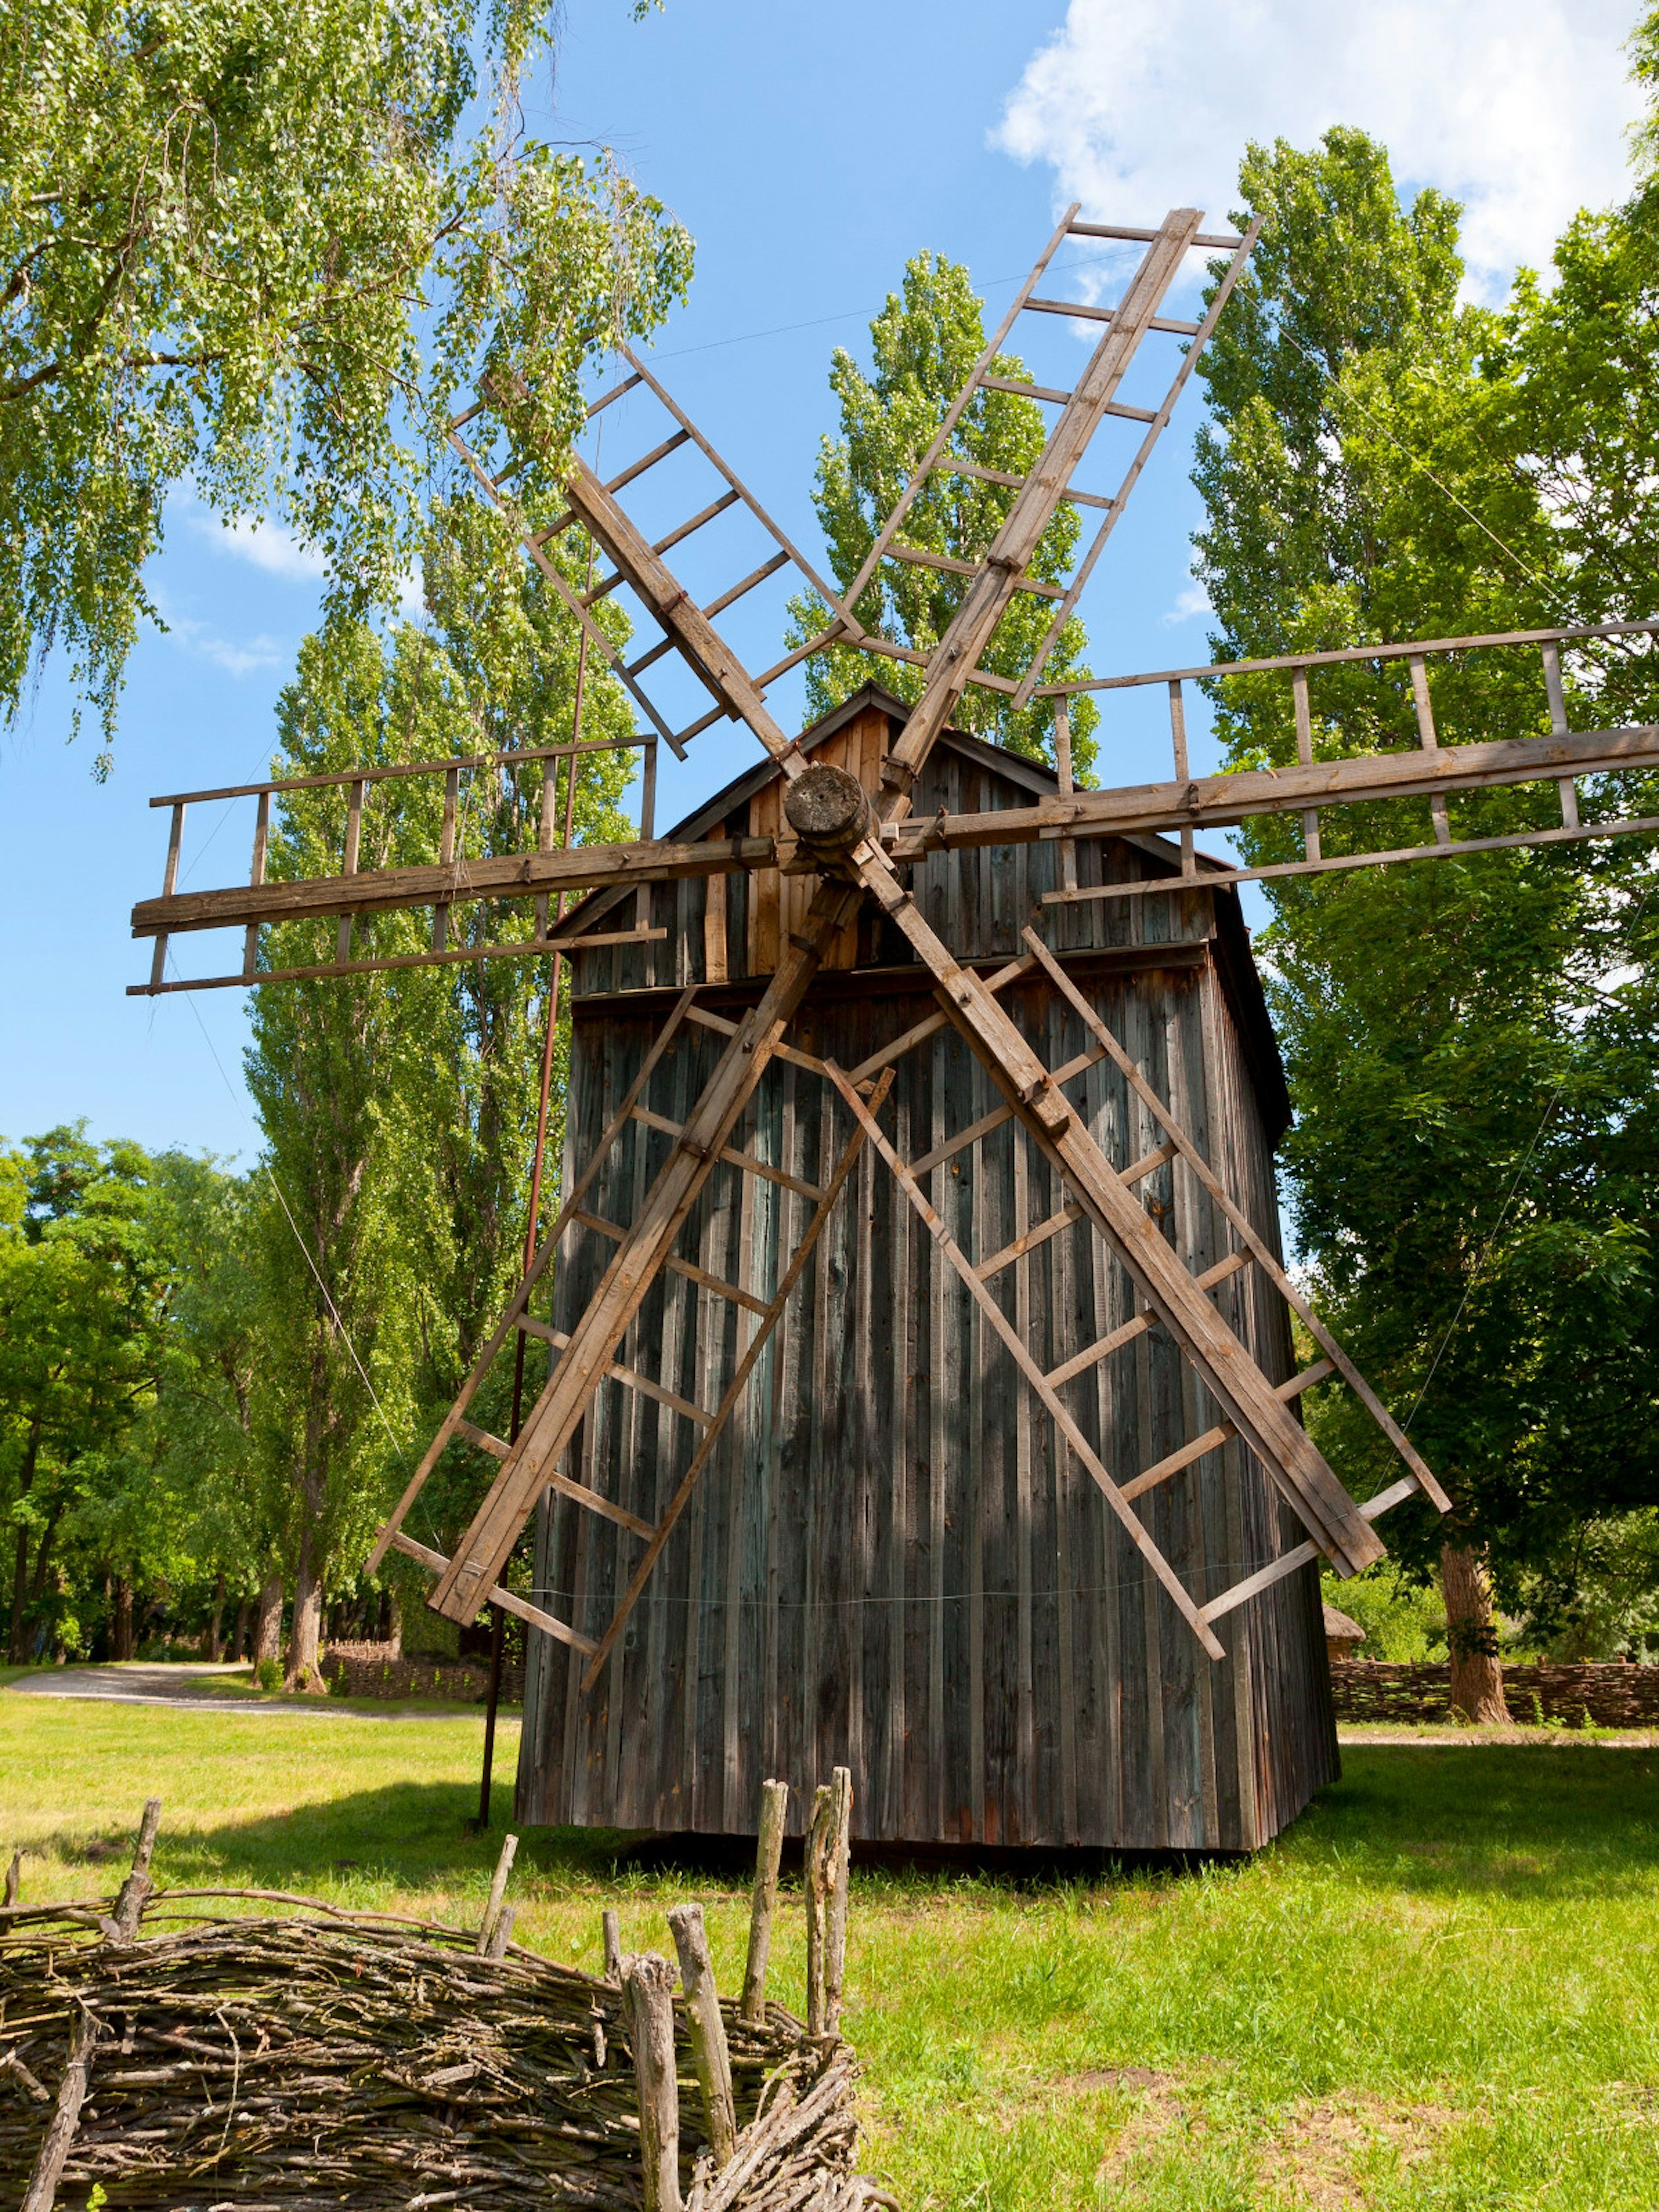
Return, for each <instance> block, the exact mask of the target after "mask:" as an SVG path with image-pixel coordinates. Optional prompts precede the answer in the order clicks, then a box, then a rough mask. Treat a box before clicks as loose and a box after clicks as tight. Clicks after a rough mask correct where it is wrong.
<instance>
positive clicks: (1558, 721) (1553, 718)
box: [1541, 644, 1579, 829]
mask: <svg viewBox="0 0 1659 2212" xmlns="http://www.w3.org/2000/svg"><path fill="white" fill-rule="evenodd" d="M1541 652H1542V654H1543V659H1544V690H1545V693H1546V696H1547V697H1548V700H1549V702H1550V734H1551V736H1552V737H1556V738H1565V737H1568V736H1570V735H1571V732H1570V730H1569V729H1568V727H1567V695H1566V693H1565V691H1564V690H1562V688H1561V648H1560V647H1559V645H1555V644H1550V645H1547V646H1544V647H1541ZM1556 788H1557V790H1558V791H1559V793H1560V794H1561V826H1562V828H1563V829H1577V828H1578V826H1579V824H1578V787H1577V784H1576V783H1575V782H1574V781H1573V780H1572V778H1571V776H1570V775H1564V776H1563V777H1562V778H1561V780H1560V781H1559V784H1558V785H1557V786H1556Z"/></svg>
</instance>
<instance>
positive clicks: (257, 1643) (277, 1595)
mask: <svg viewBox="0 0 1659 2212" xmlns="http://www.w3.org/2000/svg"><path fill="white" fill-rule="evenodd" d="M282 1650H283V1571H282V1569H281V1568H280V1567H277V1568H276V1569H275V1570H274V1571H272V1572H271V1573H270V1574H268V1575H267V1576H266V1577H265V1578H264V1582H263V1583H261V1584H260V1587H259V1610H258V1613H257V1615H256V1616H255V1619H254V1623H253V1663H254V1665H255V1666H256V1667H257V1666H258V1664H259V1662H260V1661H261V1660H262V1659H277V1658H280V1657H281V1656H282Z"/></svg>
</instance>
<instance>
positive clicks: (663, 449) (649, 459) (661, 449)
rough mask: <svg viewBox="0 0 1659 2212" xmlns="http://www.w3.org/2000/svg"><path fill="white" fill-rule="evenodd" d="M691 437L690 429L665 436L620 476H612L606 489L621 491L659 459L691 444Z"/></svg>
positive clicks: (614, 491)
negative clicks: (659, 443)
mask: <svg viewBox="0 0 1659 2212" xmlns="http://www.w3.org/2000/svg"><path fill="white" fill-rule="evenodd" d="M690 438H691V433H690V431H689V430H676V431H675V432H674V434H673V435H672V436H671V437H669V438H665V439H664V440H663V441H662V443H661V445H659V446H653V447H652V448H651V451H650V452H649V453H644V454H641V457H640V459H638V460H637V461H635V462H632V463H631V464H630V465H629V466H628V467H627V468H625V469H624V470H623V472H622V474H621V475H620V476H617V477H611V481H610V483H608V484H606V486H605V489H606V490H607V491H608V492H610V493H611V494H613V495H614V494H616V493H617V492H619V491H620V490H621V489H622V488H623V485H624V484H631V483H633V481H634V479H635V477H642V476H643V475H644V474H645V472H646V471H647V469H654V468H655V467H656V465H657V464H658V462H659V461H660V460H665V459H667V457H668V455H669V454H670V453H673V452H674V451H675V450H676V449H677V448H678V447H681V446H684V445H688V444H690Z"/></svg>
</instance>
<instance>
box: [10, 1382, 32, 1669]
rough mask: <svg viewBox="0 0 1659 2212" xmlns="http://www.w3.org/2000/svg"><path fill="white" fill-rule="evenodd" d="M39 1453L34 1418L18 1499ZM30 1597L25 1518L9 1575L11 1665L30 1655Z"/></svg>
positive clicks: (23, 1663) (19, 1525)
mask: <svg viewBox="0 0 1659 2212" xmlns="http://www.w3.org/2000/svg"><path fill="white" fill-rule="evenodd" d="M39 1460H40V1420H39V1419H38V1418H37V1419H34V1420H33V1421H32V1422H31V1423H30V1425H29V1440H28V1443H27V1446H26V1447H25V1449H24V1452H23V1462H22V1465H21V1467H20V1468H18V1470H17V1493H18V1497H19V1498H20V1500H21V1498H27V1496H28V1494H29V1492H30V1491H31V1490H32V1489H33V1486H34V1470H35V1468H36V1465H37V1464H38V1462H39ZM28 1598H29V1532H28V1524H27V1522H25V1521H22V1520H20V1521H19V1522H18V1523H17V1551H16V1555H15V1559H14V1560H13V1563H12V1575H11V1633H10V1636H9V1638H8V1641H7V1656H8V1657H9V1660H10V1662H11V1663H12V1665H13V1666H14V1667H27V1665H28V1662H29V1655H28V1652H27V1649H26V1648H25V1644H26V1639H25V1637H24V1633H23V1617H24V1615H25V1613H27V1610H28Z"/></svg>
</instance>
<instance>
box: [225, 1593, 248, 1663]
mask: <svg viewBox="0 0 1659 2212" xmlns="http://www.w3.org/2000/svg"><path fill="white" fill-rule="evenodd" d="M226 1656H228V1657H229V1658H232V1659H242V1658H246V1656H247V1600H246V1598H245V1597H242V1598H238V1599H237V1601H236V1620H235V1622H234V1626H232V1629H231V1632H230V1650H229V1651H228V1654H227V1655H226Z"/></svg>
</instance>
